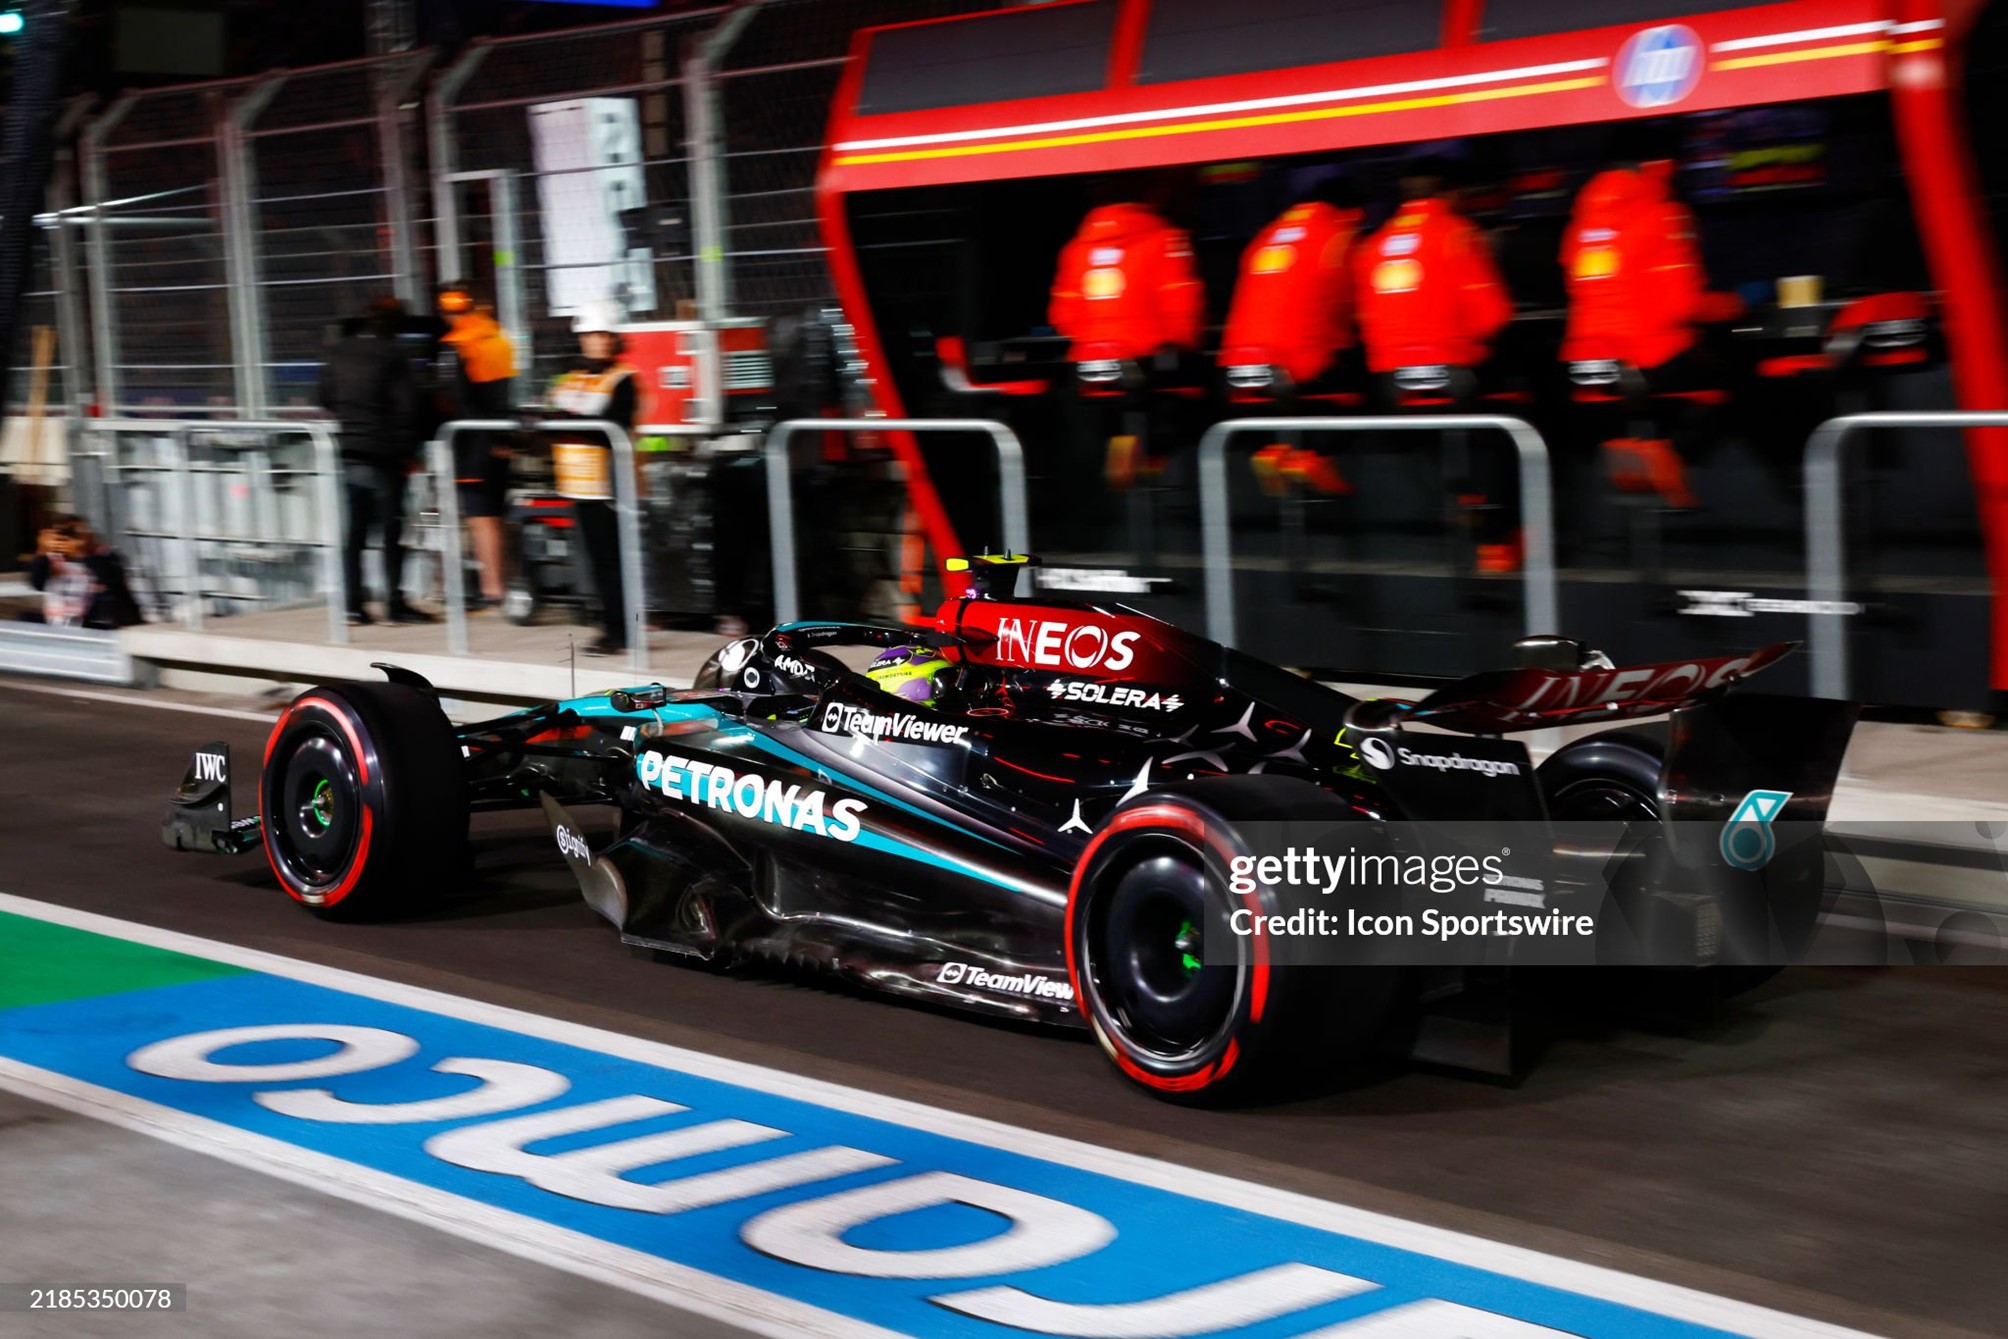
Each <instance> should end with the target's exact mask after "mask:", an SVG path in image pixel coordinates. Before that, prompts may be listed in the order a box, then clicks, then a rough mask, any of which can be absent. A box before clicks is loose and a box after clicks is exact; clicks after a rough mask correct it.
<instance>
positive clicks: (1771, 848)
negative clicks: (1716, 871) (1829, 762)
mask: <svg viewBox="0 0 2008 1339" xmlns="http://www.w3.org/2000/svg"><path fill="white" fill-rule="evenodd" d="M1791 798H1792V792H1791V791H1789V790H1753V791H1751V792H1750V793H1749V794H1748V795H1745V796H1744V797H1743V799H1742V802H1741V803H1739V804H1738V805H1737V806H1736V812H1735V813H1733V814H1731V815H1729V821H1728V822H1727V823H1724V824H1723V825H1722V842H1721V846H1722V858H1723V859H1724V860H1726V861H1728V862H1729V863H1730V864H1731V865H1733V866H1734V867H1735V868H1737V869H1762V868H1764V866H1766V865H1768V864H1770V863H1771V857H1772V856H1774V855H1776V854H1777V853H1778V838H1777V835H1776V834H1775V833H1773V832H1772V831H1771V820H1772V819H1774V818H1776V817H1777V816H1778V814H1779V812H1780V811H1781V810H1782V809H1784V807H1785V801H1787V800H1789V799H1791Z"/></svg>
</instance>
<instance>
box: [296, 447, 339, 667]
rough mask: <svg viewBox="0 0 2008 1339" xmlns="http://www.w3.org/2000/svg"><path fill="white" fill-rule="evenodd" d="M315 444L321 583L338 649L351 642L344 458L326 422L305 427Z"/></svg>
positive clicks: (329, 625) (332, 636)
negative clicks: (321, 539) (323, 541)
mask: <svg viewBox="0 0 2008 1339" xmlns="http://www.w3.org/2000/svg"><path fill="white" fill-rule="evenodd" d="M302 426H303V427H305V429H306V431H307V435H308V436H309V437H310V438H311V439H312V441H313V443H314V471H315V482H316V483H318V484H319V485H320V491H319V496H318V498H317V500H316V501H317V505H318V507H319V510H320V513H321V533H322V534H323V535H324V536H325V537H326V540H327V544H326V547H324V548H323V549H322V550H321V580H322V582H323V583H324V584H325V585H326V586H327V588H328V640H329V641H331V642H333V643H334V644H335V645H337V646H346V645H348V641H349V583H348V574H347V573H346V572H344V571H343V570H342V552H343V545H344V542H345V540H346V539H347V534H346V531H345V528H344V526H343V521H344V520H345V519H346V517H345V515H344V508H343V502H344V499H343V497H342V465H341V456H340V455H339V454H338V453H337V451H336V450H335V434H334V433H333V432H331V431H329V429H328V425H327V424H325V423H308V424H303V425H302Z"/></svg>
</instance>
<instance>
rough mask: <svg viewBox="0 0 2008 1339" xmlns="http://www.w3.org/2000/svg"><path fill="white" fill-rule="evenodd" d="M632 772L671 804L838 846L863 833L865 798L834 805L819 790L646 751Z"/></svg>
mask: <svg viewBox="0 0 2008 1339" xmlns="http://www.w3.org/2000/svg"><path fill="white" fill-rule="evenodd" d="M634 770H635V776H636V777H637V778H639V779H640V781H641V784H642V785H643V786H644V787H646V788H648V789H650V790H657V791H661V792H662V793H663V794H664V795H667V796H668V797H669V798H670V799H672V800H681V801H683V802H684V803H685V804H692V805H700V806H702V807H704V808H708V809H718V810H721V811H723V812H725V813H736V814H738V815H739V816H740V817H741V818H750V819H754V820H756V821H758V822H762V823H772V824H774V825H775V826H776V827H783V828H791V829H793V830H794V831H796V832H812V833H814V834H815V835H816V836H818V837H830V838H833V839H834V840H836V841H840V842H852V841H856V840H857V839H858V833H859V832H861V831H862V830H863V825H862V824H861V823H859V821H858V817H859V815H861V814H863V813H864V812H865V811H866V809H867V807H868V806H867V805H866V804H865V802H864V801H863V800H851V799H844V800H837V801H835V802H834V803H832V802H831V801H830V800H829V798H828V797H827V796H826V795H824V794H823V792H822V791H820V790H814V789H808V790H805V789H803V788H802V787H801V786H800V785H788V784H786V783H784V782H781V781H776V780H772V779H770V778H768V777H763V776H760V775H759V774H757V773H754V772H740V773H736V774H735V773H734V772H733V770H732V769H731V768H729V767H720V766H718V765H717V764H715V763H708V762H700V761H698V760H697V759H695V758H683V757H678V756H677V755H676V754H674V753H654V752H649V753H644V754H642V755H641V756H640V757H638V758H636V759H635V760H634Z"/></svg>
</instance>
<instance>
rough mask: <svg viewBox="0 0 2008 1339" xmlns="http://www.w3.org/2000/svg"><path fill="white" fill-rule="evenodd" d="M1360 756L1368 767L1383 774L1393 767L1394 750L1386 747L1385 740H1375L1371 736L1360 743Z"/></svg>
mask: <svg viewBox="0 0 2008 1339" xmlns="http://www.w3.org/2000/svg"><path fill="white" fill-rule="evenodd" d="M1360 756H1361V757H1362V758H1365V759H1366V760H1367V765H1368V766H1370V767H1377V768H1379V769H1380V770H1381V771H1383V772H1385V771H1387V770H1388V769H1390V768H1391V767H1393V766H1394V750H1393V749H1392V748H1390V747H1388V742H1387V741H1386V740H1385V739H1376V738H1374V737H1373V736H1372V735H1369V736H1367V737H1366V738H1365V739H1362V740H1361V741H1360Z"/></svg>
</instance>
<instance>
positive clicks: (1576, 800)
mask: <svg viewBox="0 0 2008 1339" xmlns="http://www.w3.org/2000/svg"><path fill="white" fill-rule="evenodd" d="M1548 816H1549V817H1551V818H1555V819H1561V820H1565V821H1568V822H1577V821H1595V820H1599V819H1604V820H1612V821H1617V822H1630V821H1637V822H1648V823H1650V822H1656V821H1658V819H1659V797H1658V796H1657V795H1648V794H1646V793H1645V792H1644V791H1642V790H1640V789H1638V787H1636V786H1633V785H1630V784H1628V783H1627V782H1624V781H1620V780H1618V779H1617V778H1616V777H1604V776H1597V777H1585V778H1583V779H1582V780H1580V781H1572V782H1570V783H1569V784H1568V785H1566V786H1564V787H1562V788H1561V789H1560V790H1559V791H1557V792H1555V794H1554V795H1552V796H1550V797H1549V800H1548Z"/></svg>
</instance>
